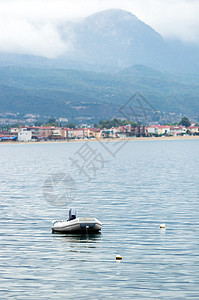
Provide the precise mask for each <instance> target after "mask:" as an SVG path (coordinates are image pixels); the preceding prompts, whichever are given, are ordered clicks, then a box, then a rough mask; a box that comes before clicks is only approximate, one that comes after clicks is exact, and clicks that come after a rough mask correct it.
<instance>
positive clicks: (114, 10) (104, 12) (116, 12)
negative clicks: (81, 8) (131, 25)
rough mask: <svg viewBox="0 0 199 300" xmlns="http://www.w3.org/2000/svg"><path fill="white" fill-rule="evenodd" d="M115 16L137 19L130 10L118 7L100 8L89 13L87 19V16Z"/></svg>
mask: <svg viewBox="0 0 199 300" xmlns="http://www.w3.org/2000/svg"><path fill="white" fill-rule="evenodd" d="M96 17H97V18H99V17H101V18H117V19H124V18H125V19H126V20H127V19H132V18H134V19H137V17H136V16H135V15H133V14H132V13H131V12H129V11H126V10H123V9H119V8H111V9H107V10H102V11H99V12H97V13H95V14H92V15H90V16H89V17H87V19H89V18H96Z"/></svg>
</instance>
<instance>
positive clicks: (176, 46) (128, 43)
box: [0, 9, 199, 73]
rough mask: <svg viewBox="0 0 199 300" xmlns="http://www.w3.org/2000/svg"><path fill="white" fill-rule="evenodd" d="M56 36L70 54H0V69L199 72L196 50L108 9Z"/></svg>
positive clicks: (198, 51)
mask: <svg viewBox="0 0 199 300" xmlns="http://www.w3.org/2000/svg"><path fill="white" fill-rule="evenodd" d="M58 32H59V35H60V36H61V38H62V40H63V41H64V42H65V43H66V44H67V43H68V40H70V41H71V42H72V51H70V52H66V53H63V54H62V55H61V56H59V57H57V58H56V59H48V58H42V57H36V56H31V55H19V54H18V55H16V54H8V53H2V54H0V66H7V65H14V66H16V65H17V66H26V67H27V66H28V67H38V68H65V69H78V70H90V71H97V72H98V71H100V72H101V71H103V72H104V71H106V72H115V71H118V70H121V69H123V68H125V67H130V66H133V65H138V64H141V65H145V66H147V67H152V68H155V69H157V70H159V71H169V72H173V73H179V72H191V73H198V72H199V71H198V70H199V47H198V46H196V45H195V46H193V45H190V44H183V43H180V42H179V41H172V42H171V41H168V40H167V41H166V40H164V39H163V37H162V36H161V35H160V34H159V33H157V32H156V31H155V30H154V29H153V28H151V27H150V26H148V25H147V24H145V23H143V22H142V21H141V20H139V19H138V18H137V17H136V16H135V15H133V14H131V13H130V12H127V11H124V10H120V9H110V10H106V11H101V12H98V13H96V14H93V15H91V16H89V17H87V18H85V19H83V20H81V21H79V22H75V23H73V22H66V23H65V24H63V25H62V26H60V27H59V28H58Z"/></svg>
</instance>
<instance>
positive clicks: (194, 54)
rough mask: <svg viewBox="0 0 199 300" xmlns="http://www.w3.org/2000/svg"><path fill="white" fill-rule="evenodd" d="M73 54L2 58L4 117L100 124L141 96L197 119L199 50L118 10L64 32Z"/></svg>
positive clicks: (0, 96)
mask: <svg viewBox="0 0 199 300" xmlns="http://www.w3.org/2000/svg"><path fill="white" fill-rule="evenodd" d="M58 30H59V33H60V36H61V37H62V40H63V41H66V42H67V40H68V38H69V36H72V37H73V51H72V52H70V53H68V52H67V53H63V54H62V56H60V57H58V58H56V59H48V58H43V57H38V56H31V55H19V54H14V53H13V54H8V53H1V54H0V116H1V113H2V114H4V113H6V112H12V113H19V114H22V115H23V114H39V115H41V116H55V117H66V118H68V119H71V120H83V119H88V120H93V121H95V120H99V119H110V118H111V117H113V116H116V117H121V115H119V110H120V107H121V106H122V105H124V103H126V101H128V99H129V98H130V97H131V96H132V95H133V94H134V93H135V92H136V91H139V92H140V93H141V94H142V95H143V96H144V97H145V98H146V99H147V100H148V101H149V102H150V103H151V104H152V105H153V107H155V109H156V110H157V111H161V112H164V113H167V114H169V113H172V114H173V113H176V114H178V115H180V114H186V115H188V116H190V117H191V118H194V119H198V117H199V116H198V112H199V101H198V95H199V51H198V50H199V49H198V47H197V46H194V47H193V46H192V45H184V44H183V43H179V42H178V41H174V42H172V43H171V42H168V41H165V40H164V39H163V38H162V37H161V35H160V34H159V33H157V32H156V31H155V30H153V29H152V28H151V27H150V26H148V25H147V24H145V23H143V22H142V21H140V20H139V19H138V18H137V17H136V16H134V15H133V14H131V13H129V12H126V11H123V10H118V9H112V10H107V11H102V12H99V13H96V14H94V15H91V16H89V17H87V18H85V19H84V20H81V21H79V22H76V23H72V22H70V23H65V24H63V25H62V26H60V27H59V28H58Z"/></svg>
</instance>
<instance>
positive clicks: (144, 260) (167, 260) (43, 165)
mask: <svg viewBox="0 0 199 300" xmlns="http://www.w3.org/2000/svg"><path fill="white" fill-rule="evenodd" d="M78 147H79V144H78V143H77V144H76V143H68V144H63V143H60V144H59V143H56V144H24V145H23V144H21V145H5V146H1V147H0V163H1V165H2V166H3V167H2V168H1V172H2V173H1V177H2V185H1V195H0V196H1V197H0V201H1V203H0V208H1V219H0V222H1V226H0V244H1V247H0V276H1V281H0V299H9V298H10V299H32V300H35V299H68V298H73V299H77V298H80V299H119V298H122V299H161V300H162V299H198V295H199V280H198V273H199V263H198V256H199V221H198V215H199V201H198V198H199V185H198V179H199V178H198V170H199V161H198V157H199V147H198V141H197V140H194V141H176V142H175V141H160V142H155V141H154V142H129V143H128V144H127V145H126V147H124V148H123V149H122V150H121V151H120V152H118V153H117V157H116V158H115V159H113V158H112V159H111V160H110V159H107V160H106V161H107V163H106V165H105V167H104V169H103V170H101V171H100V172H98V174H97V177H96V178H94V179H92V180H91V182H88V181H87V180H86V179H85V180H84V178H83V176H82V177H80V176H79V174H78V172H77V173H76V171H74V170H73V169H72V168H71V166H70V164H69V161H68V157H70V156H72V155H73V154H74V153H75V151H77V150H78ZM95 147H96V148H98V151H101V148H100V147H101V146H100V144H98V143H95ZM190 157H191V158H190ZM66 170H67V173H68V174H70V175H71V176H72V177H73V178H75V180H76V183H77V189H78V195H77V196H76V199H75V200H74V201H73V203H72V206H73V207H75V208H76V209H77V214H78V216H79V217H81V216H82V217H83V216H88V217H96V218H98V219H99V220H100V221H101V222H102V224H103V228H102V234H88V235H81V234H77V235H76V234H75V235H74V234H72V235H69V234H60V233H53V234H52V233H51V221H52V220H54V219H57V220H62V219H66V218H67V217H68V209H69V208H70V207H66V209H60V208H56V207H52V206H50V204H49V203H47V202H46V201H45V200H44V198H43V195H42V185H43V183H44V182H45V180H46V178H48V176H49V175H51V174H56V173H59V172H60V173H66ZM162 223H166V226H167V229H166V230H162V229H160V224H162ZM116 254H120V255H121V256H122V258H123V259H122V262H121V263H117V261H116Z"/></svg>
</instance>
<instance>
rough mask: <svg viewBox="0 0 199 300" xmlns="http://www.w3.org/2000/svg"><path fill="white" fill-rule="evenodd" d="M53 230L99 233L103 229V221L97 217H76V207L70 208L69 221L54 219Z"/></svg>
mask: <svg viewBox="0 0 199 300" xmlns="http://www.w3.org/2000/svg"><path fill="white" fill-rule="evenodd" d="M52 223H53V225H52V231H53V232H60V233H97V232H99V231H100V230H101V229H102V223H101V222H100V221H99V220H98V219H96V218H85V217H80V218H76V211H75V209H70V210H69V219H68V220H67V221H53V222H52Z"/></svg>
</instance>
